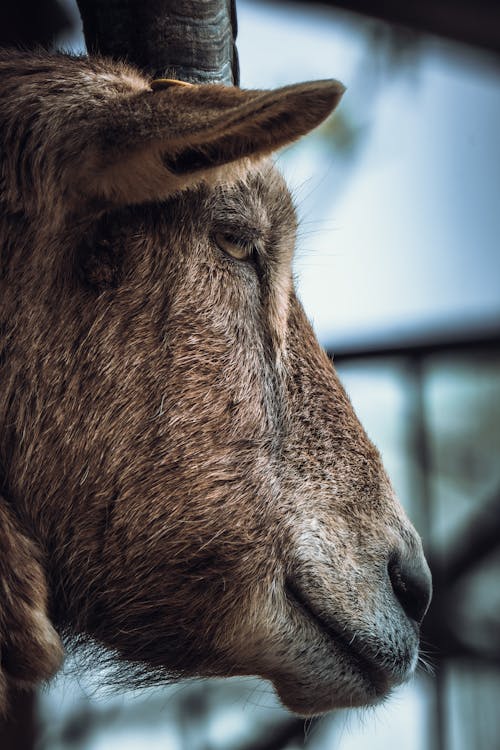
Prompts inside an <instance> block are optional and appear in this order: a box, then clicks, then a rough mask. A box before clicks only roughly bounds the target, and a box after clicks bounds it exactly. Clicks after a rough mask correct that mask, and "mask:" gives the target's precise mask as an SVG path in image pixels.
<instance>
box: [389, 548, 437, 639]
mask: <svg viewBox="0 0 500 750" xmlns="http://www.w3.org/2000/svg"><path fill="white" fill-rule="evenodd" d="M388 572H389V578H390V580H391V584H392V589H393V591H394V594H395V595H396V598H397V600H398V601H399V603H400V604H401V606H402V607H403V610H404V612H405V614H406V615H407V616H408V617H410V618H411V619H412V620H415V621H416V622H417V623H418V624H419V625H420V623H421V622H422V620H423V619H424V616H425V613H426V612H427V610H428V609H429V604H430V602H431V597H432V578H431V572H430V570H429V566H428V565H427V562H426V560H425V558H424V556H423V555H418V556H414V557H406V556H402V555H401V554H395V555H393V556H392V558H391V560H390V561H389V565H388Z"/></svg>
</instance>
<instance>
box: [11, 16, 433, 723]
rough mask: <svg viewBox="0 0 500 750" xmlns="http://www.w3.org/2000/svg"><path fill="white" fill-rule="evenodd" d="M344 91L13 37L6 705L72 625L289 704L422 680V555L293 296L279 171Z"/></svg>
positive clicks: (137, 660) (291, 220)
mask: <svg viewBox="0 0 500 750" xmlns="http://www.w3.org/2000/svg"><path fill="white" fill-rule="evenodd" d="M146 5H147V4H146ZM223 5H224V6H225V5H226V3H224V2H223ZM84 20H85V19H84ZM232 69H233V70H234V65H233V68H232ZM160 72H161V71H160ZM184 78H185V79H186V80H188V82H189V75H186V74H184ZM342 92H343V87H342V86H341V84H339V83H338V82H336V81H333V80H331V81H316V82H309V83H303V84H297V85H293V86H287V87H284V88H281V89H278V90H275V91H245V90H241V89H239V88H237V87H235V86H221V85H218V84H213V83H206V82H203V83H199V82H196V77H194V81H193V80H191V84H190V85H182V83H179V82H176V81H175V80H171V76H170V80H165V79H163V78H162V80H159V81H158V80H154V79H153V76H152V75H150V74H148V73H147V72H144V71H143V70H140V69H139V68H138V67H134V66H133V65H130V64H127V63H125V62H116V61H113V60H112V59H108V58H105V57H99V56H94V57H92V56H91V57H90V58H74V57H71V56H65V55H54V54H49V53H41V52H38V53H34V52H33V53H26V52H14V51H12V50H10V51H4V52H0V102H1V104H0V471H1V485H0V491H1V495H0V533H1V536H0V591H1V598H0V647H1V668H0V704H1V705H3V707H4V708H5V704H6V692H7V686H8V685H9V684H12V685H16V686H34V685H36V684H38V683H39V682H41V681H42V680H45V679H47V678H49V677H50V676H51V675H52V674H53V673H54V672H55V671H56V670H57V669H58V667H59V665H60V663H61V660H62V658H63V647H62V645H61V636H63V635H65V634H66V635H69V636H79V637H84V638H85V637H90V638H92V639H95V640H97V641H98V642H100V643H102V644H104V645H105V646H107V647H109V648H110V649H112V650H113V652H114V653H115V654H116V655H117V656H118V658H119V659H122V660H124V661H125V662H127V663H129V664H133V665H139V666H141V668H144V670H145V671H146V672H147V673H148V674H150V675H154V676H155V677H158V675H163V674H164V675H165V676H166V677H168V678H172V676H173V677H180V676H187V675H206V676H210V675H233V674H258V675H261V676H262V677H264V678H266V679H268V680H270V681H271V682H272V683H273V685H274V686H275V688H276V691H277V693H278V695H279V697H280V699H281V700H282V702H283V703H284V704H285V705H286V706H287V707H289V708H290V709H291V710H292V711H295V712H297V713H299V714H301V715H304V716H307V715H314V714H319V713H322V712H325V711H328V710H330V709H331V708H333V707H336V706H354V705H364V704H371V703H375V702H377V701H379V700H380V699H381V698H383V697H384V696H386V695H387V694H388V692H389V691H390V690H391V689H392V687H393V686H395V685H398V684H399V683H401V682H403V681H405V680H406V679H408V678H409V676H410V675H411V674H412V672H413V670H414V668H415V664H416V661H417V654H418V630H419V623H420V621H421V620H422V618H423V616H424V614H425V611H426V609H427V606H428V603H429V598H430V589H431V584H430V575H429V571H428V567H427V564H426V562H425V559H424V557H423V553H422V546H421V542H420V539H419V537H418V535H417V534H416V532H415V530H414V529H413V527H412V526H411V524H410V522H409V521H408V519H407V518H406V516H405V514H404V511H403V510H402V508H401V506H400V505H399V503H398V501H397V499H396V497H395V495H394V492H393V490H392V488H391V485H390V482H389V480H388V478H387V476H386V473H385V471H384V468H383V466H382V462H381V459H380V455H379V453H378V451H377V450H376V448H375V447H374V446H373V444H372V443H371V442H370V440H369V439H368V437H367V435H366V434H365V432H364V430H363V428H362V426H361V424H360V423H359V421H358V419H357V417H356V416H355V413H354V411H353V408H352V406H351V404H350V401H349V399H348V397H347V395H346V393H345V391H344V390H343V388H342V386H341V384H340V382H339V380H338V378H337V376H336V374H335V372H334V369H333V366H332V363H331V361H330V360H329V359H328V357H327V356H326V354H325V353H324V351H323V350H322V349H321V347H320V345H319V344H318V342H317V340H316V338H315V336H314V333H313V331H312V329H311V326H310V324H309V322H308V320H307V318H306V316H305V314H304V312H303V309H302V307H301V305H300V302H299V300H298V298H297V296H296V293H295V291H294V283H293V278H292V271H291V262H292V256H293V250H294V243H295V231H296V216H295V211H294V208H293V205H292V201H291V198H290V195H289V192H288V190H287V187H286V185H285V183H284V181H283V179H282V178H281V176H280V175H279V173H278V172H277V170H276V169H275V167H274V166H273V165H272V163H271V162H270V161H269V159H268V156H269V155H270V154H271V153H273V152H274V151H275V150H276V149H278V148H280V147H282V146H284V145H286V144H288V143H290V142H292V141H293V140H295V139H297V138H299V137H301V136H303V135H305V134H306V133H307V132H309V131H310V130H311V129H313V128H315V127H316V126H317V125H318V124H319V123H320V122H321V121H323V120H324V118H326V117H327V116H328V115H329V114H330V113H331V111H332V110H333V109H334V108H335V106H336V105H337V103H338V101H339V100H340V97H341V95H342Z"/></svg>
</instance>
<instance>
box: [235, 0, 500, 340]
mask: <svg viewBox="0 0 500 750" xmlns="http://www.w3.org/2000/svg"><path fill="white" fill-rule="evenodd" d="M238 13H239V28H240V33H239V38H238V48H239V53H240V61H241V71H242V85H243V86H248V87H260V88H269V87H272V86H276V85H283V84H287V83H292V82H294V81H298V80H307V79H315V78H327V77H329V78H331V77H333V78H338V79H340V80H341V81H343V82H344V83H345V84H346V85H347V87H348V90H347V93H346V95H345V96H344V99H343V101H342V103H341V105H340V112H341V113H342V114H341V115H340V116H343V117H347V118H348V120H349V121H351V122H353V123H354V125H355V126H356V127H358V128H359V130H360V132H361V133H362V135H361V137H360V144H359V145H358V147H357V149H356V153H355V154H354V156H351V158H350V159H346V157H345V156H343V155H342V154H336V153H335V150H334V148H333V147H332V145H331V143H328V142H327V141H326V139H325V138H317V137H314V136H309V137H308V138H305V139H304V140H303V141H302V142H301V145H300V146H297V147H295V148H292V149H290V151H289V152H288V153H285V154H284V155H283V156H282V157H280V158H279V160H278V163H279V165H280V167H281V168H282V169H283V170H284V172H285V174H287V176H288V178H289V182H290V183H291V185H292V187H293V188H294V192H296V194H297V198H298V203H299V213H300V214H301V215H302V218H303V222H304V223H303V232H302V233H301V237H300V241H299V245H298V253H297V259H296V264H295V270H296V273H297V276H298V286H299V291H300V295H301V298H302V300H303V303H304V306H305V308H306V311H307V312H308V314H309V316H310V317H311V318H312V320H313V323H314V325H315V328H316V330H317V333H318V335H319V337H320V339H321V340H322V343H324V344H327V345H332V344H333V346H334V347H335V346H336V345H337V346H340V347H342V346H348V345H352V344H363V343H371V342H379V341H380V342H384V341H394V342H402V341H405V340H408V338H418V337H424V338H425V337H426V336H428V335H431V334H433V333H434V334H435V333H436V332H439V333H440V334H441V333H443V334H444V335H448V334H450V335H453V334H455V335H457V334H458V335H460V334H464V335H465V334H467V333H469V332H471V333H473V332H474V331H476V332H478V331H481V330H486V329H491V328H492V327H496V328H497V330H499V331H500V247H499V244H500V240H499V238H500V137H499V134H500V61H497V62H496V64H495V63H494V62H493V61H491V60H488V59H487V58H486V57H485V56H483V57H480V56H477V55H474V54H473V53H472V52H471V51H464V50H462V49H461V48H460V47H459V46H458V45H455V44H452V43H449V42H444V41H441V40H438V39H433V38H429V39H428V40H426V41H425V42H424V43H422V44H421V46H420V48H419V50H418V51H417V53H416V54H415V55H414V56H413V57H411V58H410V60H404V59H403V60H402V61H397V62H396V64H395V65H394V66H393V67H392V68H390V69H389V68H388V66H387V64H386V63H385V64H384V58H383V55H382V57H381V58H380V56H378V55H377V54H373V50H371V49H370V48H369V47H368V46H367V38H366V35H365V34H364V33H362V27H361V24H360V23H359V20H358V21H356V17H352V16H348V15H346V14H344V13H341V12H338V11H337V12H331V11H327V10H323V11H318V10H317V9H315V8H314V7H310V8H308V12H307V14H305V13H304V12H303V10H302V9H301V8H300V7H297V6H290V7H287V6H283V5H278V6H272V5H269V4H268V3H264V2H255V1H254V2H249V1H248V0H247V1H244V0H240V2H239V3H238ZM353 18H354V20H353ZM334 117H335V115H334Z"/></svg>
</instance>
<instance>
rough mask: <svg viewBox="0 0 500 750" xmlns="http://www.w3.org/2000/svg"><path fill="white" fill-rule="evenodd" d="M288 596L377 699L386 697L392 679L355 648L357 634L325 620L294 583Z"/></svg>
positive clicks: (330, 620)
mask: <svg viewBox="0 0 500 750" xmlns="http://www.w3.org/2000/svg"><path fill="white" fill-rule="evenodd" d="M286 595H287V597H288V599H289V600H290V602H291V603H292V604H293V605H294V607H295V608H296V609H299V610H300V611H301V613H302V615H304V616H305V617H306V618H307V619H308V620H309V621H312V622H313V623H314V624H315V625H316V626H317V627H318V628H319V629H320V630H321V632H322V633H323V634H325V635H327V636H328V638H329V639H330V640H331V641H333V642H334V643H335V647H336V649H337V650H338V651H339V652H340V653H341V655H342V657H343V658H344V659H345V660H346V661H348V662H349V663H350V664H351V665H353V666H354V667H355V668H356V671H358V672H359V673H360V674H361V675H363V676H365V678H366V680H367V681H368V682H369V683H370V685H371V686H372V689H373V690H374V692H375V694H376V696H377V697H382V696H384V695H386V694H387V693H388V692H389V690H390V687H391V681H390V678H388V676H387V674H386V673H385V672H384V670H383V669H382V668H381V667H380V666H379V665H377V664H375V663H374V662H373V661H372V660H371V659H370V658H369V657H367V656H366V654H364V653H362V652H361V651H360V650H359V649H358V648H355V647H354V642H355V634H352V635H350V634H349V633H347V634H346V631H345V629H344V628H342V627H341V626H340V625H339V624H338V623H335V622H334V621H333V620H332V619H330V618H329V619H328V621H326V620H325V618H324V617H322V616H321V615H320V614H318V612H317V611H316V609H315V608H314V605H312V604H311V603H310V602H309V600H308V599H307V598H306V597H305V596H304V595H303V594H302V592H301V591H300V589H298V588H297V586H296V585H294V584H293V583H292V582H290V581H287V584H286Z"/></svg>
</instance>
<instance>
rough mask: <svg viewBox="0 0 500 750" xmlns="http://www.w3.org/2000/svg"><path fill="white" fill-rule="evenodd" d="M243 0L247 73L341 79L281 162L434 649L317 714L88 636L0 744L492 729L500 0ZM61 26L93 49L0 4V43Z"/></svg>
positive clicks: (395, 737)
mask: <svg viewBox="0 0 500 750" xmlns="http://www.w3.org/2000/svg"><path fill="white" fill-rule="evenodd" d="M44 5H46V7H44ZM341 6H342V7H341ZM353 11H357V12H353ZM238 17H239V35H238V49H239V54H240V62H241V85H242V86H244V87H260V88H269V87H273V86H278V85H283V84H286V83H291V82H294V81H298V80H306V79H314V78H326V77H335V78H339V79H340V80H341V81H343V83H345V84H346V85H347V87H348V90H347V93H346V95H345V97H344V99H343V102H342V105H341V107H340V109H339V111H338V112H337V114H336V115H335V117H334V118H332V119H331V120H330V121H328V122H327V123H325V124H324V125H323V126H322V127H321V128H320V129H318V130H317V131H316V132H315V133H313V134H312V135H310V136H308V137H307V138H305V139H304V140H303V141H301V142H300V143H299V144H297V145H295V146H293V147H291V148H289V149H288V150H286V151H284V152H282V153H281V154H280V155H279V157H278V160H277V161H278V165H279V167H280V168H281V169H282V171H283V172H284V173H285V174H286V176H287V178H288V181H289V184H290V185H291V188H292V191H293V194H294V196H295V200H296V203H297V207H298V211H299V215H300V217H301V229H300V234H299V242H298V247H297V253H296V260H295V273H296V279H297V285H298V289H299V293H300V296H301V299H302V301H303V303H304V306H305V309H306V311H307V313H308V315H309V317H310V318H311V319H312V321H313V324H314V326H315V329H316V331H317V334H318V336H319V338H320V340H321V342H322V343H323V345H324V346H325V347H326V348H327V350H328V351H329V352H330V353H331V354H332V356H333V357H334V360H335V363H336V366H337V368H338V371H339V373H340V375H341V377H342V379H343V382H344V384H345V386H346V387H347V390H348V392H349V393H350V395H351V398H352V401H353V403H354V405H355V407H356V409H357V412H358V414H359V416H360V418H361V421H362V422H363V423H364V425H365V426H366V428H367V431H368V433H369V434H370V436H371V438H372V439H373V440H374V442H375V443H376V444H377V446H378V447H379V449H380V450H381V452H382V455H383V458H384V461H385V464H386V466H387V468H388V470H389V473H390V475H391V477H392V480H393V483H394V485H395V487H396V489H397V491H398V492H399V495H400V497H401V500H402V502H403V504H404V505H405V507H406V509H407V511H408V513H409V515H410V517H411V518H412V520H413V522H414V523H415V525H416V526H417V528H418V530H419V531H420V533H421V534H422V537H423V539H424V544H425V547H426V552H427V555H428V558H429V560H430V562H431V567H432V569H433V575H434V583H435V596H434V602H433V605H432V607H431V610H430V613H429V615H428V617H427V619H426V621H425V623H424V626H425V627H424V633H423V651H422V655H423V660H424V661H425V663H426V664H427V667H424V668H423V669H421V671H420V672H419V673H418V674H417V677H416V679H415V680H414V681H413V683H412V684H410V685H407V686H405V687H403V688H401V689H400V690H398V691H397V692H396V693H395V694H394V695H393V697H392V698H391V699H390V700H389V701H388V702H387V703H386V704H385V705H383V706H382V707H378V708H377V709H376V710H370V711H367V710H362V711H349V712H345V711H339V712H335V713H333V714H331V715H330V716H327V717H325V718H322V719H318V720H313V721H308V722H304V721H301V720H298V719H297V718H295V717H293V716H292V715H291V714H289V713H288V712H286V711H285V710H284V709H283V708H282V707H281V706H280V705H279V703H278V702H277V700H276V698H275V697H274V695H273V692H272V690H271V688H270V687H269V685H267V684H266V683H264V682H262V681H259V680H257V679H244V680H243V679H232V680H225V681H196V682H188V683H182V684H177V685H174V686H167V687H165V688H161V689H155V690H147V691H146V690H137V691H131V692H130V693H126V694H124V693H123V691H119V690H113V689H112V688H109V686H106V675H104V674H103V673H102V671H101V670H100V669H99V665H98V659H96V660H95V661H94V663H93V664H89V663H88V662H85V655H76V656H75V657H74V658H72V659H70V660H69V661H68V664H67V666H66V668H65V671H64V673H63V674H62V675H61V676H60V677H58V678H57V680H55V681H54V682H53V683H52V684H51V685H50V686H49V687H48V688H46V689H44V690H43V691H41V693H40V694H39V695H37V696H34V697H32V696H20V697H18V699H17V705H16V716H15V717H14V719H13V720H12V721H11V722H10V724H6V723H5V724H4V725H3V727H0V747H1V748H2V750H10V748H15V750H24V749H26V750H28V749H29V750H34V749H36V750H101V748H102V749H103V750H104V748H105V749H106V750H114V749H115V748H116V750H118V749H119V750H139V749H141V750H142V749H144V750H149V749H150V748H151V750H156V749H157V748H158V749H159V748H162V750H181V749H182V750H198V749H199V750H202V749H203V750H226V749H227V750H246V749H248V750H264V749H268V750H279V748H287V749H288V750H292V749H295V748H304V747H305V748H310V749H311V750H335V749H337V748H338V750H364V749H366V750H379V749H380V750H382V748H383V749H384V750H385V749H386V748H388V747H395V748H400V749H401V750H424V749H425V750H497V749H498V748H500V711H499V705H500V533H499V532H500V247H499V243H500V9H499V7H498V5H496V4H494V3H491V2H488V0H481V1H480V2H475V3H472V2H470V1H466V0H461V1H460V0H437V1H436V2H431V1H430V0H427V2H418V3H417V2H416V0H409V2H406V3H404V4H403V3H396V2H384V3H382V2H377V1H376V0H372V1H371V2H370V1H369V0H365V1H363V0H359V1H358V2H356V1H352V2H348V0H345V1H344V2H342V1H340V2H323V3H315V2H293V3H290V2H265V1H264V0H259V1H258V2H257V1H253V2H251V1H250V0H238ZM55 31H57V35H56V41H55V44H56V45H57V46H58V47H60V48H63V49H69V50H73V51H83V50H84V46H83V36H82V33H81V27H80V22H79V17H78V13H77V11H76V8H75V6H74V5H73V4H72V3H71V2H69V1H68V2H64V3H63V2H61V3H60V4H58V3H56V2H52V3H51V2H48V1H47V2H46V4H44V3H32V4H31V5H30V3H29V2H26V3H24V5H23V2H19V3H18V4H17V5H16V9H15V11H14V10H13V6H12V8H10V9H9V8H7V4H5V7H4V8H3V9H2V10H0V44H5V43H11V42H15V41H22V42H23V44H26V45H29V44H31V43H34V42H37V41H41V42H44V43H48V42H49V41H50V39H51V38H52V36H53V34H54V32H55Z"/></svg>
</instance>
